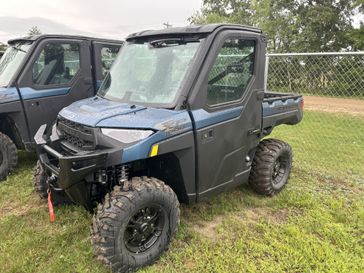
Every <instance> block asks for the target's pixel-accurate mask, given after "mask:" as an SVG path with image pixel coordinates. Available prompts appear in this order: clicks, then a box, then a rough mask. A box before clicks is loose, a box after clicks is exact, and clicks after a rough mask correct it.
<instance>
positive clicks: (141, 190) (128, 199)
mask: <svg viewBox="0 0 364 273" xmlns="http://www.w3.org/2000/svg"><path fill="white" fill-rule="evenodd" d="M126 184H127V185H124V188H123V189H122V188H121V187H119V186H117V187H115V188H114V190H113V191H112V192H111V193H110V194H107V195H106V196H105V200H104V202H103V203H102V204H99V206H98V208H97V212H96V214H95V215H94V217H93V224H92V230H91V232H92V235H91V238H92V244H93V246H94V249H95V253H96V256H97V258H98V259H99V260H101V261H103V262H104V263H106V264H107V265H108V266H110V267H111V268H112V269H113V271H114V272H130V271H133V270H136V269H138V268H140V267H142V266H146V265H149V264H152V263H153V262H154V261H155V260H157V259H158V258H159V256H160V255H161V254H162V253H163V252H164V251H165V250H166V248H167V247H168V245H169V243H170V241H171V239H172V237H173V236H174V234H175V232H176V230H177V226H178V224H179V217H180V210H179V202H178V199H177V196H176V194H175V193H174V192H173V190H172V189H171V188H170V187H169V186H167V185H165V184H164V183H163V182H162V181H160V180H158V179H156V178H147V177H134V178H132V180H131V181H129V182H127V183H126Z"/></svg>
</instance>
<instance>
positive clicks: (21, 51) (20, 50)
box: [11, 46, 27, 53]
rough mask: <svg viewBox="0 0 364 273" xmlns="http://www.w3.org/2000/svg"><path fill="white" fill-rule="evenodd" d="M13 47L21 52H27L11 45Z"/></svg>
mask: <svg viewBox="0 0 364 273" xmlns="http://www.w3.org/2000/svg"><path fill="white" fill-rule="evenodd" d="M11 47H12V48H13V49H15V50H17V51H20V52H23V53H27V52H26V51H25V50H24V49H21V48H18V47H16V46H11Z"/></svg>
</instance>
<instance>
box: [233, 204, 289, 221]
mask: <svg viewBox="0 0 364 273" xmlns="http://www.w3.org/2000/svg"><path fill="white" fill-rule="evenodd" d="M290 213H291V211H290V210H288V209H280V210H277V211H273V210H271V209H268V208H251V209H245V210H244V211H243V214H240V215H238V218H239V220H241V221H245V222H247V223H249V224H253V223H256V222H259V221H260V220H263V219H265V220H267V221H268V222H270V223H277V224H282V223H285V222H286V221H287V219H288V216H289V214H290Z"/></svg>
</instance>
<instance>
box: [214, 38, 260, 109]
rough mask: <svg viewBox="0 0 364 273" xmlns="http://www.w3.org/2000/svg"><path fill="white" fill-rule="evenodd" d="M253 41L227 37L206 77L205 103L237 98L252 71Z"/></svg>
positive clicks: (239, 96) (224, 101) (243, 90)
mask: <svg viewBox="0 0 364 273" xmlns="http://www.w3.org/2000/svg"><path fill="white" fill-rule="evenodd" d="M254 60H255V41H252V40H243V39H228V40H226V41H225V43H224V45H223V47H222V48H221V50H220V53H219V55H218V56H217V58H216V60H215V63H214V65H213V67H212V69H211V71H210V74H209V77H208V89H207V104H208V105H210V106H212V105H217V104H222V103H226V102H230V101H236V100H239V99H240V98H241V97H242V96H243V94H244V92H245V90H246V87H247V85H248V83H249V81H250V79H251V77H252V75H253V73H254Z"/></svg>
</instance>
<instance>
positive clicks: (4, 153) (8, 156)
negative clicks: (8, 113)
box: [0, 133, 18, 181]
mask: <svg viewBox="0 0 364 273" xmlns="http://www.w3.org/2000/svg"><path fill="white" fill-rule="evenodd" d="M17 164H18V154H17V149H16V146H15V144H14V142H13V141H12V140H11V139H10V138H9V137H8V136H7V135H5V134H3V133H0V181H2V180H4V179H5V178H6V177H7V176H8V175H9V174H10V173H11V172H12V171H13V170H14V169H15V167H16V165H17Z"/></svg>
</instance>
